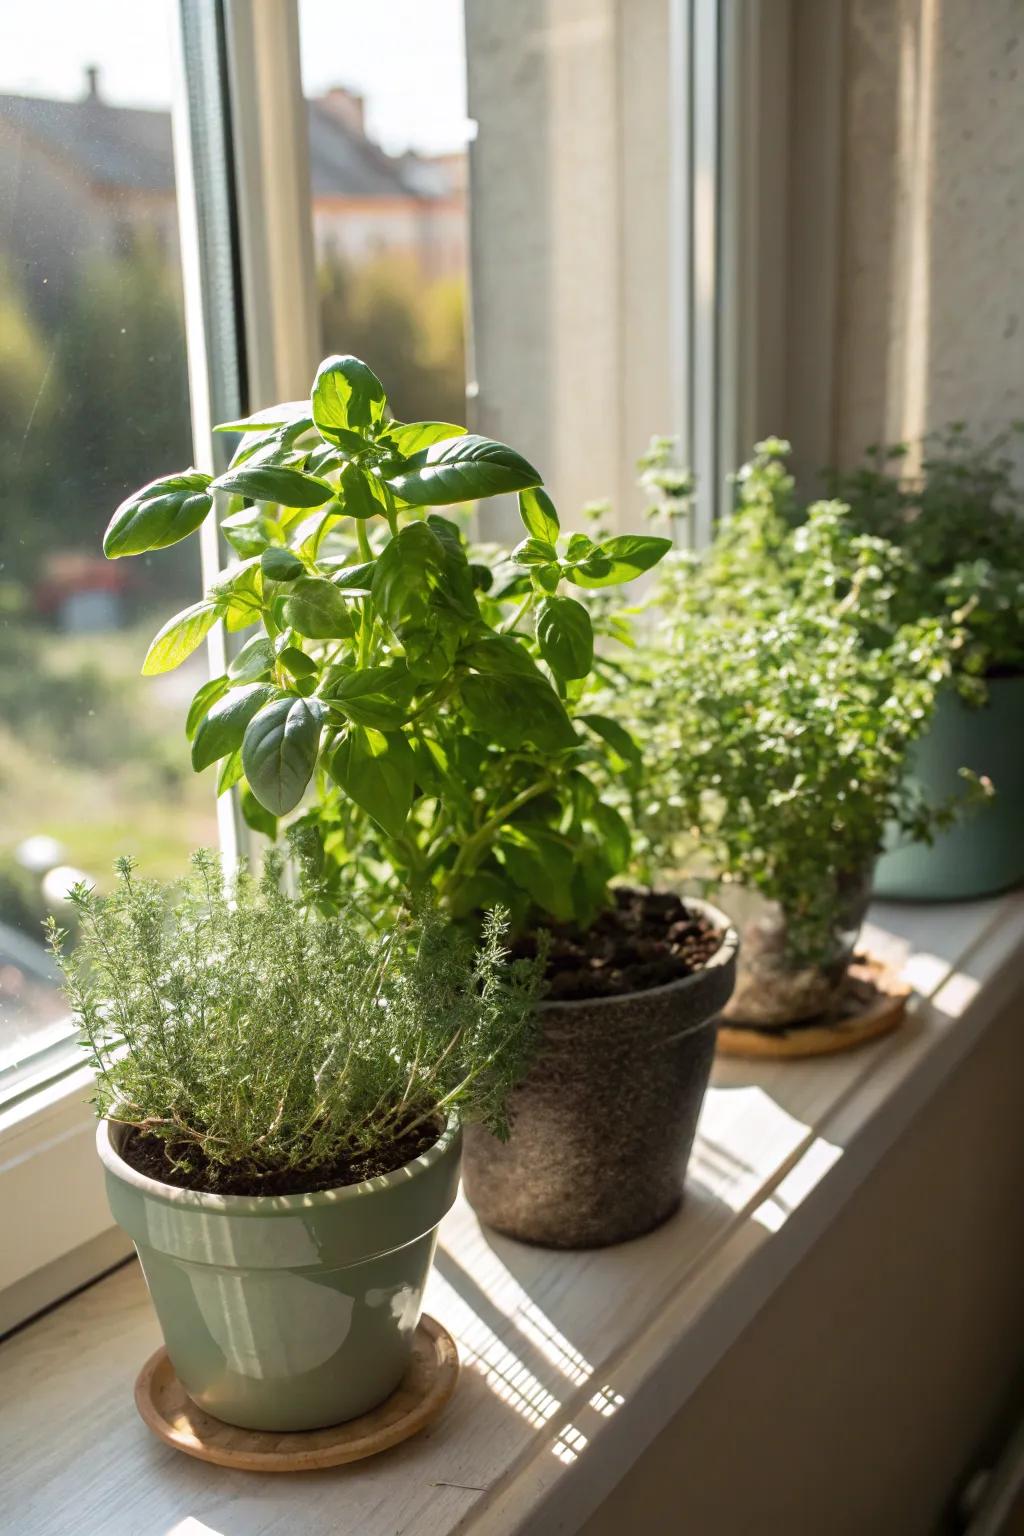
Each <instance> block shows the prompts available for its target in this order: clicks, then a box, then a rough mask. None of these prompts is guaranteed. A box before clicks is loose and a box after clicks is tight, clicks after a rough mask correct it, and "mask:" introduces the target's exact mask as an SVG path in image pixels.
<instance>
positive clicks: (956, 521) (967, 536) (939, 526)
mask: <svg viewBox="0 0 1024 1536" xmlns="http://www.w3.org/2000/svg"><path fill="white" fill-rule="evenodd" d="M1022 436H1024V422H1015V423H1013V425H1012V426H1011V427H1010V428H1009V429H1007V430H1006V431H1004V432H1000V433H997V434H996V435H995V436H994V437H992V438H990V439H988V440H987V441H983V442H979V441H977V440H976V439H975V438H974V437H973V436H972V434H971V433H970V431H969V430H968V428H967V425H966V423H964V422H953V423H952V424H951V425H950V426H948V427H946V428H945V429H943V430H942V431H939V432H934V433H930V434H929V435H928V436H927V437H926V438H925V439H924V441H923V443H922V444H921V449H920V454H919V455H918V457H919V458H920V469H919V470H916V471H913V472H910V471H908V469H907V463H908V460H909V459H910V458H911V449H910V445H909V444H907V443H896V444H893V445H891V446H887V447H874V448H871V449H869V450H868V454H867V459H866V462H865V463H864V464H863V465H861V466H860V467H858V468H856V469H853V470H849V471H846V472H839V471H832V472H830V474H829V477H828V479H829V485H830V489H831V491H832V493H833V494H834V495H837V496H841V497H842V499H843V500H844V501H845V502H847V503H849V506H850V509H851V515H852V517H853V519H854V521H855V523H856V525H857V527H858V528H859V529H860V530H862V531H863V532H866V533H872V534H878V535H880V536H881V537H883V538H885V539H888V540H889V541H890V542H892V543H894V544H898V545H899V546H900V548H901V549H902V550H903V552H904V555H905V563H904V567H903V572H902V578H901V580H900V582H899V585H898V589H897V593H896V600H895V604H894V611H895V613H896V616H897V618H898V619H900V620H914V619H918V618H921V617H923V616H925V615H928V614H933V615H934V614H937V615H953V616H954V619H955V621H956V622H958V623H960V624H962V625H963V628H964V632H965V634H964V644H963V645H962V646H961V648H960V650H959V653H958V656H957V667H956V675H957V681H958V684H959V687H960V691H961V693H962V694H963V695H964V697H965V698H966V699H968V700H975V701H981V700H982V699H983V698H984V696H985V688H984V684H983V682H982V681H981V679H983V678H984V677H986V676H989V677H992V676H1006V675H1012V674H1019V673H1021V672H1024V484H1022V482H1021V477H1020V473H1019V467H1018V465H1017V464H1016V462H1015V460H1014V458H1013V456H1012V454H1011V453H1010V452H1009V451H1008V450H1009V449H1010V448H1011V447H1012V445H1013V443H1014V440H1017V441H1018V442H1019V441H1020V439H1021V437H1022Z"/></svg>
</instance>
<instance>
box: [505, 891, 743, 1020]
mask: <svg viewBox="0 0 1024 1536" xmlns="http://www.w3.org/2000/svg"><path fill="white" fill-rule="evenodd" d="M614 895H615V905H614V906H613V907H609V908H608V910H607V911H606V912H602V913H601V915H600V917H598V919H597V921H596V922H595V923H593V924H592V926H591V927H590V928H587V929H582V928H578V927H577V926H576V925H575V924H574V923H553V924H551V925H550V929H549V931H550V933H551V950H550V954H549V956H548V969H547V981H548V990H547V994H546V996H547V998H548V1000H549V1001H555V1002H569V1001H574V1000H577V999H580V998H586V997H621V996H623V995H624V994H625V993H627V992H646V991H648V990H649V989H650V988H651V987H663V986H666V985H667V984H668V983H669V982H671V981H679V980H680V979H681V978H682V977H684V976H692V975H693V973H694V971H699V970H702V969H703V968H704V966H705V965H706V964H707V963H708V961H709V960H710V959H711V956H712V955H713V954H714V953H715V950H716V949H717V948H718V947H719V945H720V944H721V942H722V933H721V931H720V930H719V929H718V928H716V927H715V926H714V924H713V923H711V922H710V921H709V920H708V918H706V917H703V916H702V915H701V914H699V913H697V912H691V911H690V910H689V908H688V907H687V906H686V904H685V902H684V901H683V900H682V899H681V898H680V897H679V896H676V895H674V894H672V893H671V892H668V891H638V890H633V889H632V888H631V887H628V886H619V887H617V888H616V890H615V892H614ZM536 952H537V941H536V938H535V937H534V936H533V935H532V934H524V935H523V936H522V937H521V938H520V939H518V940H516V941H515V942H514V943H513V945H512V953H513V955H514V956H516V957H532V956H533V955H535V954H536Z"/></svg>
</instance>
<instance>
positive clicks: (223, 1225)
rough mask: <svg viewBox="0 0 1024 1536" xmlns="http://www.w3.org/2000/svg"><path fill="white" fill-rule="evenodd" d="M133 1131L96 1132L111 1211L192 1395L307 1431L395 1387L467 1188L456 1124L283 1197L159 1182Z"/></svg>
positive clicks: (210, 1407) (262, 1422)
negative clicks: (398, 1164)
mask: <svg viewBox="0 0 1024 1536" xmlns="http://www.w3.org/2000/svg"><path fill="white" fill-rule="evenodd" d="M123 1135H124V1128H123V1127H111V1126H110V1125H108V1123H107V1122H106V1121H101V1122H100V1125H99V1127H98V1129H97V1137H96V1140H97V1148H98V1151H99V1155H100V1158H101V1159H102V1161H103V1165H104V1168H105V1170H106V1181H107V1195H108V1198H109V1200H110V1208H111V1210H112V1212H113V1215H114V1219H115V1220H116V1221H117V1222H118V1224H119V1225H120V1226H121V1227H123V1228H124V1230H125V1231H126V1232H127V1233H128V1235H129V1237H131V1239H132V1240H133V1242H134V1243H135V1246H136V1249H137V1251H138V1255H139V1260H140V1262H141V1264H142V1268H143V1271H144V1273H145V1276H146V1282H147V1284H148V1286H149V1291H150V1295H151V1297H152V1299H153V1305H154V1307H155V1308H156V1312H157V1317H158V1318H159V1321H160V1326H161V1328H162V1330H163V1335H164V1341H165V1343H166V1345H167V1352H168V1354H169V1355H170V1358H171V1362H172V1364H173V1365H174V1369H175V1371H176V1373H177V1375H178V1378H179V1380H180V1381H181V1383H182V1385H183V1386H184V1387H185V1390H186V1391H187V1392H188V1394H189V1396H190V1397H191V1398H192V1399H193V1401H194V1402H196V1403H198V1404H199V1406H200V1407H201V1408H205V1409H206V1411H207V1412H208V1413H212V1414H214V1415H215V1416H216V1417H217V1418H219V1419H224V1420H225V1421H226V1422H227V1423H229V1424H237V1425H240V1426H241V1427H243V1428H246V1429H264V1430H300V1429H317V1428H322V1427H324V1426H326V1425H329V1424H338V1423H341V1422H343V1421H344V1420H346V1419H351V1418H355V1417H357V1416H358V1415H359V1414H362V1413H366V1412H368V1411H369V1410H370V1409H371V1408H373V1407H375V1406H376V1405H377V1404H378V1403H381V1402H383V1400H384V1399H385V1398H386V1397H388V1396H390V1394H391V1393H392V1392H393V1391H394V1390H395V1388H396V1387H397V1386H398V1383H399V1381H400V1380H401V1378H402V1375H403V1373H404V1371H405V1368H406V1365H407V1363H408V1360H409V1352H410V1349H411V1345H412V1338H413V1333H414V1331H415V1328H416V1324H417V1322H418V1321H419V1315H420V1306H421V1303H422V1299H423V1289H424V1286H425V1284H426V1280H427V1275H428V1272H429V1269H430V1264H431V1260H432V1258H433V1254H434V1246H435V1243H436V1240H437V1226H438V1223H439V1222H440V1220H441V1218H442V1217H443V1216H444V1215H445V1213H446V1212H447V1211H448V1210H449V1209H450V1207H451V1205H452V1202H453V1201H454V1199H455V1193H456V1190H457V1188H458V1180H459V1164H460V1152H461V1133H460V1131H459V1130H458V1129H457V1127H456V1126H454V1125H450V1126H449V1127H448V1129H447V1130H446V1131H445V1133H444V1135H443V1136H442V1137H441V1138H440V1140H439V1141H437V1142H436V1143H435V1145H434V1146H433V1147H431V1148H430V1149H429V1150H428V1151H427V1152H425V1153H424V1154H423V1155H422V1157H418V1158H416V1160H415V1161H414V1162H411V1163H407V1164H405V1166H404V1167H402V1168H399V1169H396V1171H395V1172H394V1173H389V1174H386V1175H383V1176H381V1177H379V1178H375V1179H370V1180H367V1181H366V1182H365V1183H363V1184H353V1185H350V1186H348V1187H347V1188H344V1189H332V1190H323V1191H320V1192H318V1193H316V1194H308V1195H279V1196H278V1195H259V1196H242V1195H207V1194H200V1193H197V1192H195V1191H193V1190H185V1189H175V1188H172V1187H171V1186H170V1185H167V1184H161V1183H159V1182H158V1181H156V1180H155V1179H149V1178H147V1177H146V1176H145V1175H144V1174H141V1173H137V1172H136V1171H135V1169H134V1168H132V1167H130V1166H129V1164H127V1163H126V1162H125V1161H124V1160H123V1159H122V1158H121V1156H120V1154H119V1152H118V1150H117V1148H118V1144H119V1142H120V1140H121V1138H122V1136H123Z"/></svg>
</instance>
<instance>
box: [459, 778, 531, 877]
mask: <svg viewBox="0 0 1024 1536" xmlns="http://www.w3.org/2000/svg"><path fill="white" fill-rule="evenodd" d="M551 787H552V784H551V780H550V779H547V778H545V779H538V780H537V783H536V784H531V785H529V787H528V788H526V789H521V790H520V791H519V793H518V795H515V796H513V798H512V799H511V800H509V801H508V802H507V804H505V805H503V806H502V807H501V809H500V810H498V811H496V812H495V814H494V815H493V816H491V817H490V818H489V819H488V820H487V821H485V822H484V824H483V826H482V827H479V828H478V829H477V830H476V831H475V832H474V833H473V835H472V837H469V838H467V839H466V841H465V842H464V843H463V845H462V847H461V849H460V850H459V854H458V857H457V858H456V860H455V863H454V864H453V865H452V867H451V872H450V874H449V875H448V878H447V880H446V881H445V882H444V887H443V890H444V894H445V896H448V895H450V893H451V890H452V886H453V885H454V884H455V882H456V881H458V880H460V879H461V878H462V877H463V876H464V875H466V874H470V873H472V871H473V869H474V868H475V867H476V864H477V863H478V862H479V858H480V855H481V854H482V853H483V851H484V850H485V848H486V847H487V844H488V843H489V842H490V840H491V838H492V837H493V836H494V834H495V833H496V832H498V831H499V830H500V829H501V827H503V826H504V824H505V822H506V821H508V819H509V817H510V816H514V815H515V813H516V811H518V810H521V809H522V807H523V806H524V805H527V804H528V803H529V802H530V801H531V800H535V799H536V798H537V796H538V795H542V794H544V793H545V792H546V791H547V790H549V789H550V788H551Z"/></svg>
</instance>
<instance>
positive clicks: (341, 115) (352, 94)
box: [320, 85, 366, 139]
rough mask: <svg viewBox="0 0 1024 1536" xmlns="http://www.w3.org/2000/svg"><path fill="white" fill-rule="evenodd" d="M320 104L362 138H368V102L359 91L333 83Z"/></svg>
mask: <svg viewBox="0 0 1024 1536" xmlns="http://www.w3.org/2000/svg"><path fill="white" fill-rule="evenodd" d="M320 105H321V106H323V107H326V108H327V110H328V112H330V114H331V116H332V117H335V118H337V120H338V122H339V123H344V125H345V127H346V128H348V129H350V130H351V131H352V132H353V133H357V134H358V135H359V137H360V138H361V139H365V138H366V102H365V101H364V99H363V97H362V96H361V95H360V94H359V92H358V91H350V90H349V88H348V86H345V85H332V86H331V88H330V90H329V91H328V92H327V93H326V95H324V96H321V98H320Z"/></svg>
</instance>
